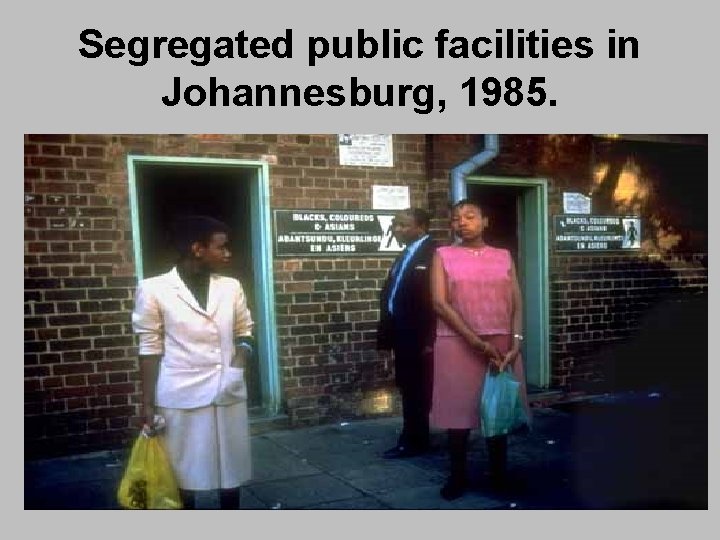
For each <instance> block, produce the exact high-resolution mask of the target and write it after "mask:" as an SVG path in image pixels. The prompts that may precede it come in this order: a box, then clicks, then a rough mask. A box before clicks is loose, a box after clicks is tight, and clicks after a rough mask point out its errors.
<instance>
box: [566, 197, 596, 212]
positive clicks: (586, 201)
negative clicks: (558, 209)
mask: <svg viewBox="0 0 720 540" xmlns="http://www.w3.org/2000/svg"><path fill="white" fill-rule="evenodd" d="M563 212H565V213H566V214H589V213H590V212H592V198H590V197H588V196H587V195H583V194H582V193H569V192H565V193H563Z"/></svg>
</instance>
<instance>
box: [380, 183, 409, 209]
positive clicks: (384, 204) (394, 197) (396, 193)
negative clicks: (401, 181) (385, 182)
mask: <svg viewBox="0 0 720 540" xmlns="http://www.w3.org/2000/svg"><path fill="white" fill-rule="evenodd" d="M372 207H373V210H405V209H406V208H410V188H409V187H408V186H373V187H372Z"/></svg>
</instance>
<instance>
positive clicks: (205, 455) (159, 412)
mask: <svg viewBox="0 0 720 540" xmlns="http://www.w3.org/2000/svg"><path fill="white" fill-rule="evenodd" d="M228 233H229V230H228V227H227V226H226V225H225V224H223V223H221V222H219V221H217V220H215V219H213V218H209V217H206V216H189V217H186V218H183V219H181V220H178V221H177V222H176V224H175V227H174V237H175V241H176V246H177V248H178V249H179V251H180V258H179V260H178V263H177V266H176V267H175V268H173V269H172V270H171V271H170V272H168V273H166V274H162V275H160V276H157V277H152V278H149V279H144V280H142V281H141V282H140V284H139V285H138V288H137V293H136V297H135V309H134V311H133V314H132V323H133V329H134V331H135V332H136V333H137V334H138V336H139V356H140V375H141V382H142V391H143V413H142V414H143V418H144V422H145V425H144V427H143V429H145V430H146V431H148V432H154V429H155V428H156V427H157V420H158V419H159V418H158V417H162V418H163V419H164V421H165V427H164V429H162V430H158V436H160V437H163V439H164V443H165V447H166V449H167V452H168V455H169V457H170V460H171V462H172V465H173V468H174V471H175V474H176V476H177V480H178V484H179V486H180V489H181V494H182V497H183V506H184V508H190V509H191V508H194V507H195V498H194V492H195V491H199V490H211V489H217V490H219V499H220V507H221V508H223V509H238V508H239V504H240V489H239V488H240V486H241V485H242V484H243V483H245V482H247V481H248V480H249V479H250V477H251V461H250V437H249V431H248V420H247V389H246V385H245V380H244V366H245V362H246V361H248V360H249V359H250V357H251V355H252V337H251V333H252V327H253V321H252V318H251V316H250V311H249V310H248V307H247V302H246V298H245V293H244V291H243V288H242V285H241V284H240V282H239V281H238V280H236V279H233V278H228V277H222V276H220V275H218V272H220V271H222V270H223V268H226V267H227V266H228V263H229V261H230V250H229V249H228Z"/></svg>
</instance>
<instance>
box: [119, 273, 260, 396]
mask: <svg viewBox="0 0 720 540" xmlns="http://www.w3.org/2000/svg"><path fill="white" fill-rule="evenodd" d="M132 324H133V330H134V331H135V332H136V333H137V334H138V335H139V337H140V348H139V354H140V355H162V360H161V362H160V371H159V374H158V381H157V388H156V393H155V404H156V405H157V406H160V407H168V408H177V409H194V408H198V407H205V406H207V405H210V404H215V405H230V404H233V403H238V402H240V401H243V400H246V399H247V389H246V385H245V380H244V374H243V369H242V368H237V367H232V366H231V365H230V361H231V360H232V357H233V355H234V354H235V337H236V336H249V335H250V334H251V331H252V327H253V321H252V318H251V316H250V311H249V310H248V308H247V301H246V299H245V292H244V291H243V288H242V285H240V282H239V281H238V280H236V279H233V278H228V277H221V276H218V275H212V276H211V277H210V288H209V291H208V303H207V311H206V310H204V309H202V308H201V307H200V305H199V304H198V303H197V301H196V300H195V298H194V297H193V295H192V293H191V292H190V290H189V289H188V288H187V286H186V285H185V283H183V281H182V280H181V279H180V276H179V275H178V273H177V269H176V268H173V269H172V270H171V271H170V272H168V273H167V274H162V275H160V276H157V277H153V278H149V279H144V280H142V281H141V282H140V284H139V285H138V288H137V292H136V295H135V309H134V310H133V314H132Z"/></svg>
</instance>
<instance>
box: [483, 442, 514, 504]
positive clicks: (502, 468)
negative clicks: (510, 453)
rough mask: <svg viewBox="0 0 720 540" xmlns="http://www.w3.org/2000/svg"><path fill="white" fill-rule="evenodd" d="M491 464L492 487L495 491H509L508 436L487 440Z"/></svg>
mask: <svg viewBox="0 0 720 540" xmlns="http://www.w3.org/2000/svg"><path fill="white" fill-rule="evenodd" d="M485 441H486V444H487V449H488V461H489V463H490V487H491V488H492V489H493V490H494V491H500V492H503V491H505V490H506V489H507V487H508V485H507V435H499V436H497V437H489V438H487V439H485Z"/></svg>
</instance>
